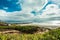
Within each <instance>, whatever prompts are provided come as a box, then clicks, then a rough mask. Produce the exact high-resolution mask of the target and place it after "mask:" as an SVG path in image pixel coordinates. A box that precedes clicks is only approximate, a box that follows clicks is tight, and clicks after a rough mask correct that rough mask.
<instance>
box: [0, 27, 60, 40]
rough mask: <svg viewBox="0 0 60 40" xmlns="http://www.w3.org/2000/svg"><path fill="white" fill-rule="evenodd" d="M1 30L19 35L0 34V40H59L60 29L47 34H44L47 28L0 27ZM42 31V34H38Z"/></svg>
mask: <svg viewBox="0 0 60 40" xmlns="http://www.w3.org/2000/svg"><path fill="white" fill-rule="evenodd" d="M1 29H13V30H18V31H20V32H21V33H12V34H11V33H7V34H4V33H0V40H60V28H56V29H51V30H49V31H48V32H44V31H45V30H46V29H48V28H42V27H38V26H0V30H1ZM37 31H38V33H37ZM42 31H43V32H44V34H42V33H40V32H42Z"/></svg>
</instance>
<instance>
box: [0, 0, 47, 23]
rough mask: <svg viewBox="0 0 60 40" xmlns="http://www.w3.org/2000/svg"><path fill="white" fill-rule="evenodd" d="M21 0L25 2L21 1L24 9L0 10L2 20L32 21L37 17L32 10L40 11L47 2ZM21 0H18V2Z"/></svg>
mask: <svg viewBox="0 0 60 40" xmlns="http://www.w3.org/2000/svg"><path fill="white" fill-rule="evenodd" d="M20 1H23V4H22V3H20V4H21V7H22V11H15V12H6V11H4V10H0V19H1V20H2V21H9V20H10V21H20V22H31V21H32V20H33V19H35V16H34V14H32V13H31V12H32V11H37V12H38V11H39V10H40V9H41V8H42V7H44V5H46V3H47V0H37V1H35V0H19V2H20ZM19 2H17V4H18V3H19ZM40 2H41V3H40ZM5 9H7V8H5ZM36 17H37V16H36Z"/></svg>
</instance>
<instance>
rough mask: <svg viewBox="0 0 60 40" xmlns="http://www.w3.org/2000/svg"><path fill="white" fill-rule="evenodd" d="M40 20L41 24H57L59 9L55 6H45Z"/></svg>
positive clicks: (59, 16) (59, 18)
mask: <svg viewBox="0 0 60 40" xmlns="http://www.w3.org/2000/svg"><path fill="white" fill-rule="evenodd" d="M40 19H41V20H42V21H43V22H48V23H53V21H54V22H55V21H56V22H58V21H59V20H60V9H59V7H58V5H56V4H50V5H47V7H46V9H45V10H44V11H43V13H42V15H41V16H40Z"/></svg>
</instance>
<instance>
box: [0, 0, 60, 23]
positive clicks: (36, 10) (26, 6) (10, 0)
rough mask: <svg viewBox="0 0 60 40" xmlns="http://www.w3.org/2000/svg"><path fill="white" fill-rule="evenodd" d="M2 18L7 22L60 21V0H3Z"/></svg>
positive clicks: (0, 13)
mask: <svg viewBox="0 0 60 40" xmlns="http://www.w3.org/2000/svg"><path fill="white" fill-rule="evenodd" d="M0 20H1V21H3V22H6V23H60V0H57V1H56V0H1V1H0Z"/></svg>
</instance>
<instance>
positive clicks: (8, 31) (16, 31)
mask: <svg viewBox="0 0 60 40" xmlns="http://www.w3.org/2000/svg"><path fill="white" fill-rule="evenodd" d="M0 33H2V34H7V33H20V31H18V30H12V29H11V30H10V29H2V30H0Z"/></svg>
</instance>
